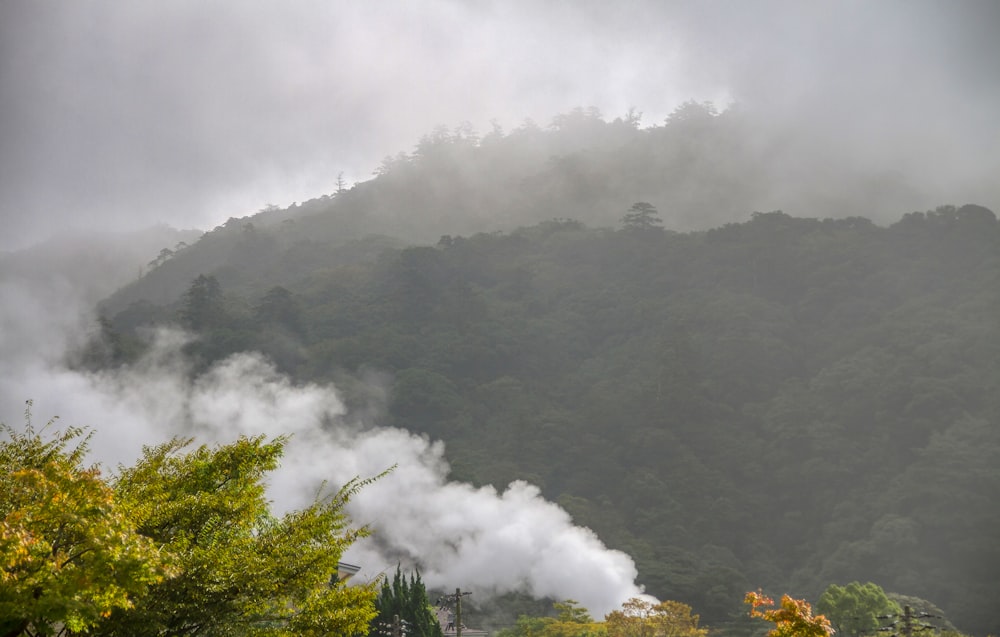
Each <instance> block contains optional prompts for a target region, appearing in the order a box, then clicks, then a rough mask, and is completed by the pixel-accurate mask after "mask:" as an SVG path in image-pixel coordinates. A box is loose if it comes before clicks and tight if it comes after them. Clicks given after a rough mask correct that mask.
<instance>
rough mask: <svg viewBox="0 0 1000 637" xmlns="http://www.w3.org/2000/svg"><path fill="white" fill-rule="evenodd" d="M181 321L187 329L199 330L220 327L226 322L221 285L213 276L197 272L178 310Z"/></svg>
mask: <svg viewBox="0 0 1000 637" xmlns="http://www.w3.org/2000/svg"><path fill="white" fill-rule="evenodd" d="M180 318H181V323H182V324H183V325H184V326H185V327H187V328H188V329H192V330H194V331H196V332H201V331H204V330H208V329H211V328H214V327H220V326H222V325H223V324H224V323H225V322H226V311H225V307H224V305H223V296H222V286H221V285H219V281H218V279H216V278H215V277H214V276H205V275H204V274H199V275H198V277H197V278H196V279H195V280H194V281H192V282H191V287H189V288H188V290H187V292H185V293H184V305H183V307H182V308H181V311H180Z"/></svg>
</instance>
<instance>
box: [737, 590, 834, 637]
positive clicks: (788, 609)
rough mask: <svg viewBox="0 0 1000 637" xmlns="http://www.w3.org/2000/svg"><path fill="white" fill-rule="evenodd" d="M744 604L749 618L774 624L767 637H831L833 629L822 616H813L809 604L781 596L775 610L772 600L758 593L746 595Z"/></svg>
mask: <svg viewBox="0 0 1000 637" xmlns="http://www.w3.org/2000/svg"><path fill="white" fill-rule="evenodd" d="M743 601H744V603H746V604H750V616H751V617H759V618H761V619H765V620H767V621H769V622H774V625H775V627H774V628H773V629H771V630H770V632H768V633H767V635H768V637H831V635H833V627H832V626H830V621H829V620H828V619H827V618H826V617H824V616H823V615H813V614H812V607H811V606H810V605H809V602H806V601H805V600H801V599H792V598H791V597H790V596H788V595H782V596H781V605H780V606H778V607H776V608H768V607H773V606H774V600H773V599H771V598H770V597H766V596H765V595H764V594H763V593H761V592H760V591H758V592H756V593H754V592H750V593H747V595H746V598H745V599H744V600H743Z"/></svg>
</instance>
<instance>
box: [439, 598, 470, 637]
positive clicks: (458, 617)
mask: <svg viewBox="0 0 1000 637" xmlns="http://www.w3.org/2000/svg"><path fill="white" fill-rule="evenodd" d="M466 595H472V593H471V592H468V591H466V592H465V593H463V592H462V589H460V588H456V589H455V594H454V595H445V596H444V597H442V598H440V599H438V604H441V605H442V607H444V606H447V605H451V604H452V603H454V604H455V637H462V598H463V597H464V596H466ZM442 602H443V603H442Z"/></svg>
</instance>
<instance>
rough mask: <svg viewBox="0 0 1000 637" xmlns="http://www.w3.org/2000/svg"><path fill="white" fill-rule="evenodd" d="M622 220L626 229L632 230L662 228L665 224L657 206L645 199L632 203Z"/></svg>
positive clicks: (644, 230) (642, 230)
mask: <svg viewBox="0 0 1000 637" xmlns="http://www.w3.org/2000/svg"><path fill="white" fill-rule="evenodd" d="M621 221H622V226H623V227H624V229H625V230H628V231H630V232H646V231H649V230H662V228H661V226H662V225H663V219H661V218H660V217H659V216H658V214H657V210H656V207H655V206H653V204H651V203H646V202H645V201H637V202H636V203H634V204H632V207H631V208H629V209H628V212H626V213H625V215H624V216H623V217H622V219H621Z"/></svg>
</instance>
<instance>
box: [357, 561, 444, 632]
mask: <svg viewBox="0 0 1000 637" xmlns="http://www.w3.org/2000/svg"><path fill="white" fill-rule="evenodd" d="M375 609H376V610H377V611H378V616H377V617H375V619H374V620H373V623H372V628H373V631H375V632H379V633H380V634H381V633H383V632H385V630H384V629H383V628H382V627H384V626H389V625H391V624H392V623H393V621H394V619H395V618H396V617H398V618H399V619H400V620H402V621H405V622H407V623H408V624H409V629H408V631H407V633H406V634H407V635H408V636H409V637H441V624H440V623H439V622H438V619H437V616H436V615H435V614H434V610H433V608H432V607H431V603H430V600H428V599H427V589H426V588H425V587H424V583H423V581H421V579H420V573H416V574H415V575H413V574H411V575H410V577H409V579H407V578H406V577H404V576H403V574H402V572H401V571H400V569H399V567H398V566H397V567H396V575H395V577H393V578H392V584H391V585H390V583H389V581H388V580H384V581H383V582H382V590H381V593H380V594H379V596H378V598H376V600H375Z"/></svg>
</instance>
